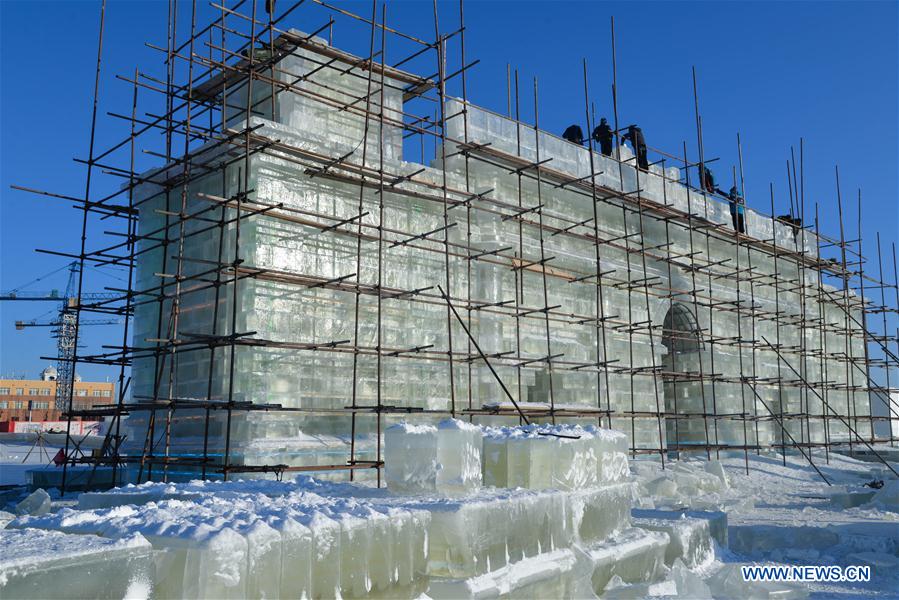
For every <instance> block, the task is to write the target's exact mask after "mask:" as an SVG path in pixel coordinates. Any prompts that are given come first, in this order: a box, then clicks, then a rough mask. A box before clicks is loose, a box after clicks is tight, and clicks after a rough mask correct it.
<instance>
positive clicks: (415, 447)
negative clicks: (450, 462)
mask: <svg viewBox="0 0 899 600" xmlns="http://www.w3.org/2000/svg"><path fill="white" fill-rule="evenodd" d="M437 465H438V462H437V428H436V427H433V426H431V425H410V424H408V423H399V424H397V425H393V426H391V427H388V428H387V430H386V431H385V432H384V477H385V479H386V480H387V487H388V488H389V489H390V490H391V491H393V492H396V493H400V494H408V493H412V494H414V493H426V492H434V491H436V490H437Z"/></svg>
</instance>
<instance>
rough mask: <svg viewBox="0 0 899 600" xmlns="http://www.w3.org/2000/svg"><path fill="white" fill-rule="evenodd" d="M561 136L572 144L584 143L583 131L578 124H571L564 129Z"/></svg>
mask: <svg viewBox="0 0 899 600" xmlns="http://www.w3.org/2000/svg"><path fill="white" fill-rule="evenodd" d="M562 137H563V138H565V139H566V140H568V141H569V142H571V143H572V144H580V145H582V146H583V145H584V131H583V130H582V129H581V127H580V125H571V126H570V127H568V129H566V130H565V133H563V134H562Z"/></svg>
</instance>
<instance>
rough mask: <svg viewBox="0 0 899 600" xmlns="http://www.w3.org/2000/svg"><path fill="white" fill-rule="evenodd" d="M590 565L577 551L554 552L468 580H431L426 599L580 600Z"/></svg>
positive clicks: (583, 592) (584, 590) (526, 559)
mask: <svg viewBox="0 0 899 600" xmlns="http://www.w3.org/2000/svg"><path fill="white" fill-rule="evenodd" d="M589 570H590V569H589V564H588V563H587V562H586V561H584V560H583V559H582V558H581V557H579V555H578V554H577V553H576V551H574V550H571V549H562V550H555V551H552V552H547V553H545V554H539V555H537V556H533V557H529V558H525V559H523V560H520V561H518V562H514V563H511V564H509V565H506V566H504V567H502V568H500V569H496V570H494V571H491V572H489V573H485V574H483V575H478V576H476V577H470V578H468V579H448V578H432V579H431V582H430V586H429V587H428V591H427V595H428V596H429V597H431V598H434V599H435V600H439V599H443V598H447V599H450V598H452V599H462V598H581V597H586V595H585V592H586V591H588V590H586V587H585V586H586V584H587V579H588V577H589Z"/></svg>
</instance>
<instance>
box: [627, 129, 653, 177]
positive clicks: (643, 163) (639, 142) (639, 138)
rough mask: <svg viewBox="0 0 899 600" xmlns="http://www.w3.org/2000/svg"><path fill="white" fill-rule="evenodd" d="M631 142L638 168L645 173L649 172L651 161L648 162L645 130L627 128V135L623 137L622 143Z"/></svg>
mask: <svg viewBox="0 0 899 600" xmlns="http://www.w3.org/2000/svg"><path fill="white" fill-rule="evenodd" d="M627 140H630V141H631V146H632V147H633V148H634V154H636V155H637V166H639V167H640V168H641V169H643V170H644V171H648V170H649V161H647V160H646V140H645V139H644V137H643V130H642V129H640V128H639V127H637V126H636V125H631V126H629V127H628V128H627V133H625V134H624V135H623V136H622V137H621V141H622V142H626V141H627Z"/></svg>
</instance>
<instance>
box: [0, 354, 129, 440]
mask: <svg viewBox="0 0 899 600" xmlns="http://www.w3.org/2000/svg"><path fill="white" fill-rule="evenodd" d="M56 378H57V373H56V368H55V367H52V366H51V367H47V368H46V369H44V370H43V371H41V373H40V376H39V378H38V379H5V378H0V432H22V431H36V430H43V431H47V430H60V431H65V429H66V422H65V417H64V416H63V415H64V413H65V411H63V410H57V409H55V408H54V407H53V399H54V398H55V397H56ZM115 397H116V396H115V383H110V382H102V381H82V380H81V377H80V376H78V375H76V376H75V389H74V396H73V399H72V400H73V408H74V409H75V410H80V409H85V408H93V407H95V406H99V405H103V404H112V403H113V402H115ZM76 421H77V422H78V423H79V425H77V429H78V431H81V430H83V429H84V426H83V425H81V424H80V423H81V422H82V421H84V422H85V423H87V422H90V423H98V421H97V420H94V419H81V418H78V417H76ZM73 425H74V423H73ZM78 431H76V433H77V432H78ZM86 432H87V431H86V430H85V433H86Z"/></svg>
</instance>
